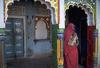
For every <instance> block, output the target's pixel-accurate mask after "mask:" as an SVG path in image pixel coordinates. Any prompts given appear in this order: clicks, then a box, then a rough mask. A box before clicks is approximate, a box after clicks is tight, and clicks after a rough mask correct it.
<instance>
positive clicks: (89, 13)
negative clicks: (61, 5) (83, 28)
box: [65, 1, 95, 26]
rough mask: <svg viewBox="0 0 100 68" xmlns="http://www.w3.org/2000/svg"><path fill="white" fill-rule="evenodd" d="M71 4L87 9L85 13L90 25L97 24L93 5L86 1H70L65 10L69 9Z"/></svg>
mask: <svg viewBox="0 0 100 68" xmlns="http://www.w3.org/2000/svg"><path fill="white" fill-rule="evenodd" d="M70 5H72V6H77V7H80V8H82V9H83V10H84V11H85V13H86V14H87V24H88V26H95V21H94V11H93V7H92V6H91V5H89V4H88V3H87V4H86V3H85V4H84V3H78V2H73V1H70V2H68V3H67V4H65V11H66V10H68V9H69V6H70Z"/></svg>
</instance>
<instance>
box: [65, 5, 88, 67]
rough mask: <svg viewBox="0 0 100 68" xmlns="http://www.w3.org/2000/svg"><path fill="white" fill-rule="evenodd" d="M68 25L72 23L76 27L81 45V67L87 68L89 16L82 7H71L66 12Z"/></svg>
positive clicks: (79, 46)
mask: <svg viewBox="0 0 100 68" xmlns="http://www.w3.org/2000/svg"><path fill="white" fill-rule="evenodd" d="M65 20H66V23H65V24H68V23H69V22H72V23H73V24H74V25H75V31H76V33H77V35H78V39H79V45H78V52H79V65H81V66H82V67H84V68H86V64H87V43H88V42H87V15H86V14H85V11H84V10H82V8H81V7H78V6H72V5H70V6H69V9H68V10H66V16H65Z"/></svg>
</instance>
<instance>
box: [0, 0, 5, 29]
mask: <svg viewBox="0 0 100 68" xmlns="http://www.w3.org/2000/svg"><path fill="white" fill-rule="evenodd" d="M3 1H4V0H0V28H5V23H4V2H3Z"/></svg>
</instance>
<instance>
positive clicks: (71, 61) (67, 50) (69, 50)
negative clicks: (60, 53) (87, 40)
mask: <svg viewBox="0 0 100 68" xmlns="http://www.w3.org/2000/svg"><path fill="white" fill-rule="evenodd" d="M73 32H75V31H74V25H73V24H72V23H70V24H68V26H67V27H66V28H65V35H64V68H78V50H77V45H76V44H74V46H70V45H69V44H68V41H69V39H70V37H71V35H72V34H73Z"/></svg>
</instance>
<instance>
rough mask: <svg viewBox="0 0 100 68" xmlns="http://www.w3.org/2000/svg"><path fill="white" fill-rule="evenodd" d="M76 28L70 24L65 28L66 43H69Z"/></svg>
mask: <svg viewBox="0 0 100 68" xmlns="http://www.w3.org/2000/svg"><path fill="white" fill-rule="evenodd" d="M74 30H75V26H74V24H72V23H69V24H68V25H67V26H66V28H65V36H64V42H66V43H68V40H69V39H70V37H71V35H72V34H73V33H74Z"/></svg>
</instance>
